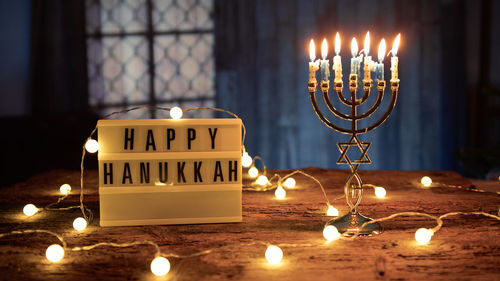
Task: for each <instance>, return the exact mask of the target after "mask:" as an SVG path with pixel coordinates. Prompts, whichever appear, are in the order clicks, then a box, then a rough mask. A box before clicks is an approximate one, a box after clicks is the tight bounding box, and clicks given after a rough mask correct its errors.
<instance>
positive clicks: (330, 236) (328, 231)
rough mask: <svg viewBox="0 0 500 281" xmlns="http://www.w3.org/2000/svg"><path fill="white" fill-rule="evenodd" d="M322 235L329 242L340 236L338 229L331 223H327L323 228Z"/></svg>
mask: <svg viewBox="0 0 500 281" xmlns="http://www.w3.org/2000/svg"><path fill="white" fill-rule="evenodd" d="M323 237H325V239H326V241H328V242H331V241H333V240H337V239H339V238H340V233H339V230H338V229H337V228H336V227H335V226H333V225H327V226H326V227H325V228H324V229H323Z"/></svg>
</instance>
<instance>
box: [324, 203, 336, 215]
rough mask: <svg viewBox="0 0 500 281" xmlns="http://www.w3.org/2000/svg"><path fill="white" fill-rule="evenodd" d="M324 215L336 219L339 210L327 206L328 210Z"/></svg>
mask: <svg viewBox="0 0 500 281" xmlns="http://www.w3.org/2000/svg"><path fill="white" fill-rule="evenodd" d="M326 215H327V216H330V217H338V216H339V210H337V208H335V207H333V206H332V205H329V206H328V209H327V210H326Z"/></svg>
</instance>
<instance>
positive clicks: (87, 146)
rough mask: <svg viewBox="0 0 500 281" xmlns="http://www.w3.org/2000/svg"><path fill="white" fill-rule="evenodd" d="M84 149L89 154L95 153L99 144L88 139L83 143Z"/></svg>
mask: <svg viewBox="0 0 500 281" xmlns="http://www.w3.org/2000/svg"><path fill="white" fill-rule="evenodd" d="M85 149H86V150H87V151H88V152H89V153H95V152H97V151H98V150H99V143H98V142H97V141H96V140H94V139H88V140H87V142H86V143H85Z"/></svg>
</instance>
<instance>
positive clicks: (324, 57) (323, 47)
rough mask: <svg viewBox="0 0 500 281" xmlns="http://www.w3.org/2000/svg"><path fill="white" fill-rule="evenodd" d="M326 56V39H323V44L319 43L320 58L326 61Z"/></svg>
mask: <svg viewBox="0 0 500 281" xmlns="http://www.w3.org/2000/svg"><path fill="white" fill-rule="evenodd" d="M327 55H328V43H327V42H326V38H324V39H323V43H321V57H322V58H323V59H324V60H326V56H327Z"/></svg>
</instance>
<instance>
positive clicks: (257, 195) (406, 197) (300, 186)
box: [0, 167, 500, 281]
mask: <svg viewBox="0 0 500 281" xmlns="http://www.w3.org/2000/svg"><path fill="white" fill-rule="evenodd" d="M303 171H305V172H307V173H310V174H312V175H314V176H315V177H317V178H318V179H319V180H320V181H321V182H322V183H323V184H324V185H325V186H326V188H327V194H328V196H329V198H330V199H333V198H336V197H338V196H339V195H342V192H343V184H344V181H345V179H346V176H347V171H339V170H324V169H320V168H314V167H313V168H308V169H304V170H303ZM269 172H270V173H273V172H274V171H269ZM276 172H278V173H279V174H281V175H284V174H286V173H287V172H290V171H284V170H280V171H276ZM360 174H361V177H362V178H363V180H364V182H365V183H371V184H376V185H382V186H384V187H386V189H387V194H388V196H387V198H386V199H377V198H375V196H374V195H373V190H372V189H367V190H366V192H365V194H364V196H363V200H362V203H361V205H360V211H361V212H362V213H363V214H365V215H368V216H370V217H373V218H379V217H383V216H387V215H390V214H392V213H396V212H403V211H417V212H426V213H429V214H433V215H440V214H443V213H447V212H450V211H482V212H487V213H491V214H497V212H498V208H499V206H500V197H499V196H498V195H496V194H495V193H491V192H488V193H481V192H473V191H470V190H467V189H470V188H471V187H472V185H471V182H470V181H469V180H467V179H464V178H462V177H461V176H460V175H458V174H457V173H455V172H424V171H377V172H366V171H361V172H360ZM424 175H429V176H431V177H432V179H433V180H434V182H439V183H444V184H451V185H460V186H463V187H464V189H458V188H452V187H437V186H436V187H431V188H428V189H424V188H422V187H421V186H420V184H419V180H420V178H421V177H422V176H424ZM85 179H86V184H87V186H88V187H87V188H86V190H85V203H86V204H87V205H88V206H89V207H90V208H91V209H92V210H93V211H94V213H95V215H96V220H94V222H93V223H92V224H91V225H90V226H89V227H88V228H87V229H86V230H85V231H84V232H83V233H77V232H76V231H75V230H73V228H72V221H73V219H74V218H75V217H77V216H79V215H80V213H79V211H78V210H70V211H46V212H42V213H39V214H37V215H35V216H33V217H30V218H27V217H25V216H24V215H23V214H22V208H23V206H24V205H25V204H26V203H29V202H31V203H34V204H36V205H37V206H44V205H46V204H49V203H51V202H54V201H55V200H56V199H57V196H58V189H59V186H60V185H61V184H63V183H69V184H71V185H72V186H73V191H72V195H71V196H70V197H68V198H67V199H66V200H65V201H64V202H63V203H62V204H61V206H68V205H75V204H77V202H78V195H77V193H78V186H79V171H65V170H57V171H51V172H48V173H43V174H40V175H36V176H33V177H31V178H30V179H29V180H28V181H26V182H23V183H19V184H16V185H14V186H11V187H9V188H5V189H3V195H2V196H1V198H0V201H1V205H0V206H1V210H0V217H1V224H0V227H1V229H0V232H2V233H3V232H8V231H12V230H22V229H34V228H38V229H47V230H51V231H54V232H56V233H59V234H61V235H62V236H63V237H64V239H65V240H66V241H67V242H68V246H70V247H75V246H82V245H88V244H94V243H97V242H102V241H106V242H117V243H124V242H131V241H134V240H144V239H149V240H153V241H155V242H157V243H158V244H159V245H160V247H161V250H162V252H163V253H176V254H190V253H194V252H199V251H202V250H205V249H210V248H214V247H219V246H224V245H232V244H239V243H245V242H251V241H266V242H270V243H273V244H278V245H280V246H281V248H282V249H283V251H284V259H283V261H282V263H281V264H280V265H278V266H271V265H269V264H267V262H266V260H265V259H264V252H265V246H263V245H253V246H242V245H235V246H234V247H228V248H223V249H220V250H216V251H214V252H212V253H210V254H207V255H202V256H198V257H193V258H186V259H175V258H171V259H170V262H171V265H172V268H171V271H170V273H169V274H168V275H167V278H164V279H167V280H199V279H204V280H226V279H233V280H259V281H262V280H373V279H379V280H500V223H499V222H498V221H496V220H494V219H490V218H486V217H479V216H456V217H451V218H448V219H445V220H444V226H443V228H442V229H441V230H440V231H439V232H437V233H436V234H435V235H434V237H433V238H432V240H431V242H430V244H429V245H425V246H418V245H417V244H416V242H415V239H414V233H415V230H416V229H418V228H420V227H434V226H435V221H433V220H429V219H426V218H422V217H400V218H396V219H393V220H390V221H386V222H384V223H382V224H383V227H384V233H383V234H381V235H378V236H375V237H360V238H357V239H355V240H349V241H346V240H338V241H334V242H332V243H329V244H326V243H325V240H324V238H323V237H322V228H323V225H324V224H325V222H327V221H328V220H329V217H326V216H325V215H324V214H325V210H326V205H325V201H324V199H323V197H322V193H321V191H320V189H319V187H318V186H317V185H316V184H315V183H314V182H313V181H311V180H310V179H308V178H306V177H303V176H300V175H299V176H297V177H296V180H297V188H296V189H294V190H289V191H288V192H287V198H286V200H283V201H279V200H276V199H274V194H273V192H272V191H268V192H251V191H245V192H244V193H243V222H242V223H234V224H207V225H180V226H143V227H112V228H111V227H110V228H101V227H99V226H98V218H99V205H98V193H97V172H96V171H89V172H87V173H86V178H85ZM246 183H248V182H247V181H246ZM333 204H334V205H335V206H336V207H337V208H338V209H339V211H340V212H341V214H342V213H345V212H346V211H347V208H346V205H345V202H344V201H343V200H338V201H335V202H333ZM57 242H58V241H57V239H55V238H52V237H50V236H47V235H42V234H30V235H23V236H9V237H4V238H1V239H0V243H1V245H0V253H1V255H0V271H1V275H0V278H1V279H6V280H7V279H8V280H15V279H44V280H89V279H94V278H97V279H101V280H123V279H131V280H161V279H162V278H158V277H155V276H154V275H153V274H152V273H151V271H150V269H149V266H150V262H151V260H152V259H153V257H154V249H153V248H152V247H151V246H136V247H131V248H110V247H101V248H97V249H95V250H92V251H86V252H68V251H67V252H66V256H65V257H64V259H63V260H62V261H61V262H59V263H57V264H51V263H49V262H48V261H47V260H46V259H45V256H44V255H45V249H46V248H47V246H48V245H50V244H53V243H57Z"/></svg>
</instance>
